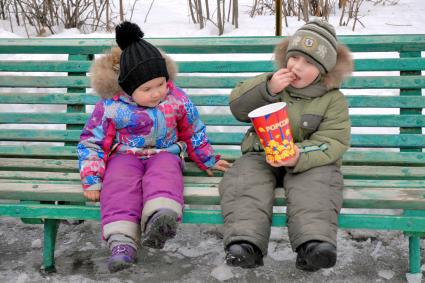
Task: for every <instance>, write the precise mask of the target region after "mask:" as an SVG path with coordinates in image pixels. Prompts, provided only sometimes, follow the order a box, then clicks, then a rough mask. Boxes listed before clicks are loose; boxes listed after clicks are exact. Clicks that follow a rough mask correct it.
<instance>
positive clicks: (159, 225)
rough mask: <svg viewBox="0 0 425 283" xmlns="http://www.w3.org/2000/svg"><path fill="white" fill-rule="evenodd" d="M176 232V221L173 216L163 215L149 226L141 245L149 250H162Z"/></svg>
mask: <svg viewBox="0 0 425 283" xmlns="http://www.w3.org/2000/svg"><path fill="white" fill-rule="evenodd" d="M176 232H177V221H176V217H175V215H171V214H170V215H168V214H163V215H161V216H159V217H158V218H157V219H155V221H154V222H153V223H152V224H151V225H150V227H149V230H148V231H146V234H145V236H144V238H145V239H144V240H143V241H142V245H143V246H146V247H149V248H154V249H162V248H163V247H164V245H165V242H166V241H167V240H169V239H172V238H174V237H175V236H176Z"/></svg>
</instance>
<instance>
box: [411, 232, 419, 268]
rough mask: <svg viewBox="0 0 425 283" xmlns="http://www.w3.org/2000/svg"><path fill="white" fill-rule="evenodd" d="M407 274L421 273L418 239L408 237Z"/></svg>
mask: <svg viewBox="0 0 425 283" xmlns="http://www.w3.org/2000/svg"><path fill="white" fill-rule="evenodd" d="M409 273H421V238H420V237H413V236H411V237H409Z"/></svg>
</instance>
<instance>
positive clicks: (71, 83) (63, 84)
mask: <svg viewBox="0 0 425 283" xmlns="http://www.w3.org/2000/svg"><path fill="white" fill-rule="evenodd" d="M0 85H1V86H2V87H31V88H34V87H43V88H51V87H53V88H67V87H80V88H88V87H90V81H89V78H88V77H86V76H77V77H70V76H0Z"/></svg>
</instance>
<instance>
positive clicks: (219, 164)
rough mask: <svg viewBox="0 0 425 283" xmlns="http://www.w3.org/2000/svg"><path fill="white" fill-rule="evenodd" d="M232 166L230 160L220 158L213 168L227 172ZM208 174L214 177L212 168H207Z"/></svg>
mask: <svg viewBox="0 0 425 283" xmlns="http://www.w3.org/2000/svg"><path fill="white" fill-rule="evenodd" d="M230 166H231V164H230V163H229V162H227V161H226V160H222V159H220V160H219V161H217V162H216V163H215V165H214V166H213V167H212V169H214V170H219V171H222V172H226V170H227V169H229V168H230ZM207 174H208V176H209V177H213V176H214V173H213V171H212V170H211V169H207Z"/></svg>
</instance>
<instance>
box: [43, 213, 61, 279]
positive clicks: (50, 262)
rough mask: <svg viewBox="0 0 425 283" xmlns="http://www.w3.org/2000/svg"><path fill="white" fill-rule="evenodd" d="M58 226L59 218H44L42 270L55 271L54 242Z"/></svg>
mask: <svg viewBox="0 0 425 283" xmlns="http://www.w3.org/2000/svg"><path fill="white" fill-rule="evenodd" d="M58 227H59V220H55V219H46V220H44V247H43V266H42V270H43V271H44V272H56V268H55V244H56V234H57V231H58Z"/></svg>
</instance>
